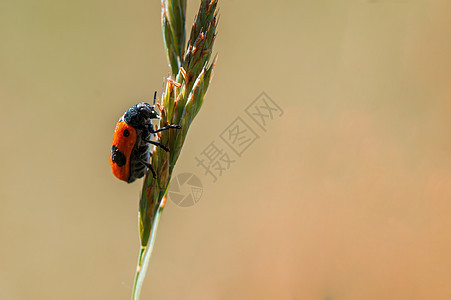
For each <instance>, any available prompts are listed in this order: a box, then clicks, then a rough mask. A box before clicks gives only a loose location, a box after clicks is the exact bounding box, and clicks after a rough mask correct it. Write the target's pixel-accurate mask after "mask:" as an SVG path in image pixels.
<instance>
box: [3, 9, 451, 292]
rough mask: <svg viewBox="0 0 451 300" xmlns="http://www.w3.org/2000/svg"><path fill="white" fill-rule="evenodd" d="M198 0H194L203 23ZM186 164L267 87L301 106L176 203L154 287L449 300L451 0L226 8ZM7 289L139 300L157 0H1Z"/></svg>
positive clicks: (287, 110) (156, 82) (165, 226)
mask: <svg viewBox="0 0 451 300" xmlns="http://www.w3.org/2000/svg"><path fill="white" fill-rule="evenodd" d="M198 3H199V1H189V4H188V5H189V12H188V17H187V21H188V22H189V23H191V22H192V20H193V16H194V13H195V11H196V10H197V6H198ZM220 13H221V19H220V25H219V30H218V39H217V43H216V47H215V51H216V52H218V53H219V61H218V64H217V68H216V72H215V78H214V80H213V83H212V85H211V88H210V90H209V93H208V95H207V98H206V102H205V104H204V106H203V108H202V110H201V112H200V114H199V115H198V117H197V119H196V121H195V122H194V124H193V126H192V127H191V129H190V133H189V138H188V142H187V143H186V145H185V147H184V150H183V153H182V155H181V157H180V160H179V163H178V165H177V168H176V172H184V171H186V172H196V173H199V174H201V175H202V172H201V169H199V168H197V167H196V164H195V160H194V157H195V156H196V155H198V154H199V153H200V152H201V151H202V150H203V149H204V148H205V147H206V146H207V145H208V143H210V142H211V141H213V140H218V138H219V134H220V133H221V132H222V131H223V130H224V128H225V127H226V126H227V125H228V124H229V123H230V122H231V121H233V120H234V119H235V118H236V117H237V116H240V115H243V113H244V109H245V107H246V106H247V105H248V104H249V103H251V102H252V101H253V100H254V99H255V98H256V97H257V96H258V95H259V94H260V93H261V92H262V91H265V92H266V93H267V94H268V95H269V96H270V97H271V98H272V99H273V100H274V101H275V102H277V103H278V104H279V105H280V106H281V107H282V109H283V110H284V115H283V116H282V117H280V118H277V119H275V120H274V121H273V122H272V123H271V124H270V125H269V126H268V130H267V132H266V133H264V132H262V131H259V132H258V133H259V134H260V135H261V138H260V139H259V140H258V141H257V142H256V143H255V144H254V145H253V146H252V147H250V148H249V149H248V150H247V151H246V152H245V153H244V155H243V157H241V158H239V159H237V162H236V163H235V164H233V165H232V166H231V168H230V170H228V171H227V172H225V173H224V174H223V176H222V177H221V178H219V180H218V182H217V183H212V182H211V180H208V179H209V178H208V177H205V178H204V177H201V179H202V181H203V184H204V188H205V190H204V194H203V196H202V199H201V200H200V201H199V203H198V204H197V205H195V206H194V207H191V208H180V207H177V206H176V205H175V204H174V203H170V202H169V204H168V205H167V208H166V210H165V212H164V215H163V218H162V222H161V224H160V229H159V232H158V238H157V243H156V248H155V251H154V256H153V260H152V262H151V267H150V271H149V274H148V276H147V278H146V282H145V286H144V291H143V295H142V299H329V300H331V299H334V300H335V299H338V300H341V299H451V284H450V282H451V255H450V253H451V217H450V216H451V121H450V119H449V118H450V113H451V101H450V96H451V84H450V80H451V61H450V53H451V19H450V18H449V16H450V14H451V2H449V1H448V0H435V1H426V0H393V1H390V0H381V1H377V0H373V1H365V0H352V1H335V0H303V1H288V2H285V3H283V4H282V3H280V2H277V1H267V2H263V1H236V0H234V1H232V0H222V1H220ZM0 43H1V46H0V108H1V115H2V138H1V139H0V165H1V170H2V172H1V173H0V299H128V298H129V297H130V293H131V291H130V287H131V285H132V280H133V275H134V270H135V265H136V258H137V251H138V231H137V205H138V195H139V191H140V187H141V182H137V183H134V184H130V185H128V184H125V183H123V182H120V181H118V180H117V179H116V178H114V177H113V175H112V174H111V172H110V166H109V151H110V145H111V140H112V134H113V130H114V126H115V123H116V122H117V120H118V118H119V117H120V115H121V114H122V113H123V112H124V111H125V110H126V109H127V108H128V107H130V106H131V105H133V104H135V103H137V102H138V101H140V100H148V101H151V99H152V96H153V92H154V91H155V90H158V92H159V94H160V93H161V90H162V84H163V79H164V77H165V76H166V75H167V74H168V70H169V69H168V67H167V62H166V57H165V53H164V50H163V43H162V38H161V31H160V3H159V1H158V0H155V1H150V0H146V1H144V0H137V1H128V2H125V1H116V0H108V1H105V0H100V1H87V0H81V1H54V0H42V1H32V0H25V1H8V0H0Z"/></svg>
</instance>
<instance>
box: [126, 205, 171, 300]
mask: <svg viewBox="0 0 451 300" xmlns="http://www.w3.org/2000/svg"><path fill="white" fill-rule="evenodd" d="M165 202H166V199H164V198H163V199H162V201H160V205H159V206H158V209H157V211H156V212H155V215H154V220H153V224H152V229H151V234H150V239H149V242H148V244H147V246H146V247H141V249H140V250H139V256H138V264H137V266H136V274H135V282H134V283H133V293H132V300H139V295H140V294H141V289H142V286H143V282H144V278H145V277H146V272H147V269H148V268H149V262H150V256H151V255H152V250H153V247H154V245H155V237H156V235H157V229H158V223H160V217H161V213H162V212H163V209H164V204H165Z"/></svg>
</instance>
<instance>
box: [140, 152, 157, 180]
mask: <svg viewBox="0 0 451 300" xmlns="http://www.w3.org/2000/svg"><path fill="white" fill-rule="evenodd" d="M138 160H139V162H140V163H142V164H143V165H145V166H146V167H147V168H148V169H150V171H152V175H153V178H154V179H157V174H155V170H154V169H153V167H152V165H151V164H149V163H147V162H145V161H144V160H142V159H141V158H140V157H138Z"/></svg>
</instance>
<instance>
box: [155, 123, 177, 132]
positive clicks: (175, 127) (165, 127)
mask: <svg viewBox="0 0 451 300" xmlns="http://www.w3.org/2000/svg"><path fill="white" fill-rule="evenodd" d="M171 128H174V129H182V126H180V125H168V126H164V127H161V128H160V129H157V130H155V129H153V127H152V128H149V131H150V133H157V132H160V131H163V130H168V129H171Z"/></svg>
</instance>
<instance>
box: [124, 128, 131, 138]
mask: <svg viewBox="0 0 451 300" xmlns="http://www.w3.org/2000/svg"><path fill="white" fill-rule="evenodd" d="M123 135H124V136H125V137H128V136H129V135H130V131H128V129H125V130H124V133H123Z"/></svg>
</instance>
